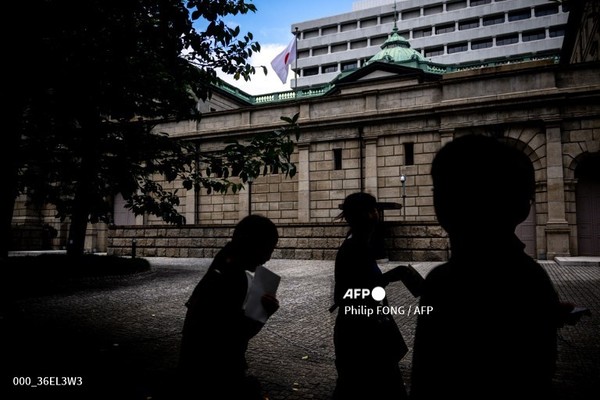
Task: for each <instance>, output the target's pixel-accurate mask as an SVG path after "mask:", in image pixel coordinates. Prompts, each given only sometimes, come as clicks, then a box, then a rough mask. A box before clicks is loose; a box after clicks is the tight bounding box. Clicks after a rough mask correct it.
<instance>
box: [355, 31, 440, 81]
mask: <svg viewBox="0 0 600 400" xmlns="http://www.w3.org/2000/svg"><path fill="white" fill-rule="evenodd" d="M377 61H379V62H385V63H391V64H399V65H404V66H407V67H411V68H419V69H421V70H423V71H425V72H431V73H438V74H443V73H444V72H446V67H445V66H444V65H442V64H436V63H433V62H431V61H430V60H428V59H427V58H425V57H423V55H422V54H421V53H419V52H418V51H416V50H414V49H411V47H410V43H408V40H406V39H405V38H403V37H402V36H401V35H400V34H399V33H398V27H397V26H396V25H395V24H394V29H392V33H391V34H390V36H389V37H388V38H387V40H386V41H385V42H383V44H382V45H381V50H380V51H379V52H378V53H377V54H375V55H374V56H373V57H371V58H370V59H369V61H367V62H366V65H369V64H372V63H374V62H377Z"/></svg>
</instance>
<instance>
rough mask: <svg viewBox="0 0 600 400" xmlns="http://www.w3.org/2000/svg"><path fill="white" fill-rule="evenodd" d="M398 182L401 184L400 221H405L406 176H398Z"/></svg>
mask: <svg viewBox="0 0 600 400" xmlns="http://www.w3.org/2000/svg"><path fill="white" fill-rule="evenodd" d="M400 182H402V219H406V176H405V175H404V174H402V175H400Z"/></svg>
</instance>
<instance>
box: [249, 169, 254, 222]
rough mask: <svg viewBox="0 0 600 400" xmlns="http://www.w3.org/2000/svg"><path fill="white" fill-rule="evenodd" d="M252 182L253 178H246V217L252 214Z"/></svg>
mask: <svg viewBox="0 0 600 400" xmlns="http://www.w3.org/2000/svg"><path fill="white" fill-rule="evenodd" d="M252 182H254V177H253V176H249V177H248V215H251V214H252Z"/></svg>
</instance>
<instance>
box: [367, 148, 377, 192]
mask: <svg viewBox="0 0 600 400" xmlns="http://www.w3.org/2000/svg"><path fill="white" fill-rule="evenodd" d="M364 143H365V192H367V193H370V194H372V195H373V196H375V197H378V196H377V194H378V193H377V138H367V139H365V141H364Z"/></svg>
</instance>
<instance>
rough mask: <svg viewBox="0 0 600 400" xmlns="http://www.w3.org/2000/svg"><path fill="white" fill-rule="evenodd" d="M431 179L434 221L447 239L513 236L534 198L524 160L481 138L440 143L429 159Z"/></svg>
mask: <svg viewBox="0 0 600 400" xmlns="http://www.w3.org/2000/svg"><path fill="white" fill-rule="evenodd" d="M431 175H432V178H433V197H434V205H435V211H436V214H437V218H438V221H439V222H440V224H441V225H442V227H443V228H444V229H445V230H446V231H447V232H448V233H449V234H450V235H451V236H452V235H463V236H473V235H481V234H482V232H485V233H486V234H492V235H506V234H507V233H509V232H514V230H515V228H516V226H517V225H518V224H519V223H521V222H522V221H524V220H525V219H526V218H527V215H528V214H529V209H530V206H531V201H532V200H533V198H534V195H535V175H534V169H533V165H532V164H531V161H530V160H529V158H528V157H527V156H526V155H525V154H524V153H523V152H521V151H519V150H518V149H516V148H515V147H512V146H510V145H508V144H506V143H503V142H499V141H498V140H496V139H494V138H491V137H487V136H482V135H467V136H462V137H459V138H457V139H455V140H453V141H452V142H449V143H448V144H446V145H445V146H444V147H443V148H442V149H440V151H439V152H438V153H437V154H436V156H435V158H434V160H433V164H432V167H431Z"/></svg>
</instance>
